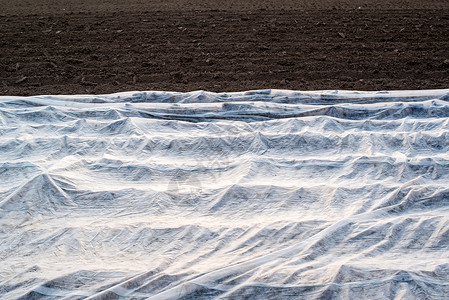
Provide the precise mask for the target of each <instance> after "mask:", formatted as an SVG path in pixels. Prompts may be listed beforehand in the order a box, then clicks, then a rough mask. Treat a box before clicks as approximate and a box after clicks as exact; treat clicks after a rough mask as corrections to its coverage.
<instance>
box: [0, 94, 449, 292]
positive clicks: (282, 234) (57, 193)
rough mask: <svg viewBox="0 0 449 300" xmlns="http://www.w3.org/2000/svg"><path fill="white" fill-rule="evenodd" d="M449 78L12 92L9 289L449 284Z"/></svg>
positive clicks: (1, 108) (437, 288)
mask: <svg viewBox="0 0 449 300" xmlns="http://www.w3.org/2000/svg"><path fill="white" fill-rule="evenodd" d="M448 117H449V90H425V91H389V92H354V91H314V92H300V91H284V90H262V91H249V92H241V93H220V94H216V93H209V92H203V91H198V92H191V93H174V92H127V93H119V94H111V95H101V96H89V95H79V96H36V97H8V96H3V97H0V262H1V263H0V297H2V298H4V299H16V298H23V299H28V298H30V299H37V298H41V297H42V298H46V299H78V298H92V299H94V298H95V299H115V298H117V299H144V298H150V299H176V298H183V299H188V298H192V299H193V298H201V299H209V298H220V299H240V298H250V299H274V298H276V299H283V298H285V299H288V298H292V299H297V298H304V299H309V298H310V299H315V298H321V299H337V298H339V297H341V298H354V299H361V298H364V299H368V298H369V299H381V298H396V299H410V298H416V299H444V298H446V297H447V295H449V155H448V148H449V118H448Z"/></svg>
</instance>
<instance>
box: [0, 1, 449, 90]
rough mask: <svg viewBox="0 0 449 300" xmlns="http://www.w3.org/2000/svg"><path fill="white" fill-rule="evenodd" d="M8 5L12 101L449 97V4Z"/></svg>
mask: <svg viewBox="0 0 449 300" xmlns="http://www.w3.org/2000/svg"><path fill="white" fill-rule="evenodd" d="M62 2H63V3H62ZM0 5H1V6H2V10H1V11H0V50H1V51H0V94H1V95H36V94H75V93H76V94H85V93H89V94H91V93H95V94H102V93H112V92H119V91H129V90H173V91H191V90H199V89H201V90H209V91H217V92H219V91H227V92H229V91H242V90H249V89H267V88H278V89H295V90H317V89H356V90H383V89H388V90H391V89H433V88H449V1H447V0H444V1H438V0H435V1H422V0H410V1H388V0H380V1H345V0H340V1H331V0H317V1H315V2H311V1H308V2H299V1H287V0H285V1H258V2H257V3H256V2H252V1H246V2H245V1H241V0H235V1H228V2H227V1H199V0H182V1H174V0H173V1H144V0H131V1H118V0H116V1H101V0H94V1H87V0H86V1H82V0H81V1H80V0H78V1H75V0H71V1H57V0H53V1H50V0H35V1H24V0H22V1H10V0H8V1H5V0H0Z"/></svg>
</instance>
